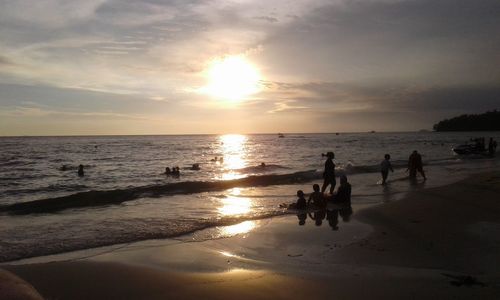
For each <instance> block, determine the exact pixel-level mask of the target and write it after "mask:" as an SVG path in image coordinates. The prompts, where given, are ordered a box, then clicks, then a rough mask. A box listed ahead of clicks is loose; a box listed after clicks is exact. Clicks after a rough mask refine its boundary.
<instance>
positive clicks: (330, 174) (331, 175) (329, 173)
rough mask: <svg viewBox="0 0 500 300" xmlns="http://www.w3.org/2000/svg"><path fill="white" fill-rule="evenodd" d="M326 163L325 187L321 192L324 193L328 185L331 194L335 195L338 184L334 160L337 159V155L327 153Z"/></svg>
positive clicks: (324, 173)
mask: <svg viewBox="0 0 500 300" xmlns="http://www.w3.org/2000/svg"><path fill="white" fill-rule="evenodd" d="M326 157H327V159H326V161H325V171H324V172H323V179H324V181H323V186H322V187H321V192H322V193H324V192H325V190H326V188H327V187H328V185H331V186H330V194H333V191H334V190H335V185H336V184H337V182H336V181H335V164H334V163H333V159H334V158H335V154H334V153H333V152H327V153H326Z"/></svg>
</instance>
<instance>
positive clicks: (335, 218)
mask: <svg viewBox="0 0 500 300" xmlns="http://www.w3.org/2000/svg"><path fill="white" fill-rule="evenodd" d="M326 219H327V220H328V225H330V227H332V230H335V231H337V230H339V227H338V226H337V225H338V224H339V209H332V210H327V211H326Z"/></svg>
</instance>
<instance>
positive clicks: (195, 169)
mask: <svg viewBox="0 0 500 300" xmlns="http://www.w3.org/2000/svg"><path fill="white" fill-rule="evenodd" d="M191 170H194V171H198V170H200V164H193V165H192V166H191Z"/></svg>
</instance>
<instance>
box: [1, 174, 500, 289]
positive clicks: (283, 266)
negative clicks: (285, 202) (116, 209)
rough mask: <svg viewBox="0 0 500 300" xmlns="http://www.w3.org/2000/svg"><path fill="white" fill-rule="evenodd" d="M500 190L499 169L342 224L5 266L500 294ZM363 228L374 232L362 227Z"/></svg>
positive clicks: (146, 282)
mask: <svg viewBox="0 0 500 300" xmlns="http://www.w3.org/2000/svg"><path fill="white" fill-rule="evenodd" d="M499 192H500V173H499V172H489V173H484V174H482V175H476V176H473V177H471V178H469V179H466V180H462V181H460V182H457V183H454V184H450V185H446V186H442V187H437V188H429V189H423V190H417V191H410V192H409V193H408V194H407V195H406V196H405V197H404V199H402V200H398V201H395V202H389V203H383V204H381V205H376V206H374V207H370V208H366V209H362V210H359V211H356V212H355V213H354V215H353V218H352V219H351V221H349V222H342V221H340V223H339V229H338V231H336V230H332V228H330V227H329V226H328V222H326V220H325V222H326V223H325V222H324V224H322V225H321V226H315V225H314V224H313V222H311V220H308V221H307V222H306V225H305V226H298V225H297V218H296V217H295V216H283V217H275V218H271V219H270V220H261V221H258V222H261V224H257V225H256V226H254V227H253V228H250V230H248V231H246V232H243V233H239V234H236V235H234V236H232V237H227V238H221V239H212V240H211V239H208V240H203V241H195V239H193V238H192V236H191V238H190V237H189V236H188V237H184V238H182V239H177V240H174V239H171V240H169V241H161V240H160V241H154V240H153V241H148V242H140V243H133V244H131V245H128V246H125V247H123V248H119V249H115V250H111V252H109V253H101V254H96V256H91V257H88V258H84V259H82V260H79V259H77V260H76V261H75V260H73V261H72V260H70V261H62V262H51V263H31V264H25V265H6V264H2V267H3V268H5V269H7V270H8V271H10V272H13V273H14V274H16V275H17V276H19V277H20V278H22V279H24V280H26V281H27V282H28V283H30V284H31V285H33V286H34V287H35V288H36V289H37V290H38V291H39V292H40V293H41V294H42V295H43V296H45V297H47V298H58V299H59V298H60V299H67V298H72V299H84V298H94V299H104V298H120V297H125V298H130V299H139V298H150V299H156V298H158V299H159V298H165V297H169V296H170V297H174V296H175V297H179V298H184V299H188V298H193V297H197V296H200V297H201V296H203V295H205V296H204V297H206V298H208V299H229V298H230V297H236V296H237V297H239V298H243V299H256V298H257V299H269V298H276V297H278V298H285V297H288V298H290V297H291V298H295V299H305V298H307V297H310V295H311V293H315V294H317V295H321V296H332V297H333V296H336V297H341V298H347V299H354V298H360V297H366V296H375V297H386V298H391V299H396V298H401V297H408V295H413V297H414V298H420V297H428V296H430V295H436V296H439V297H441V298H464V299H465V298H469V297H478V296H481V297H483V298H485V299H494V298H498V296H499V295H500V284H498V282H499V281H500V272H499V271H498V270H496V264H495V263H494V262H495V261H498V260H499V259H500V254H498V253H500V251H499V250H500V238H498V236H500V235H499V234H498V233H500V204H498V203H497V201H496V198H497V195H498V193H499ZM308 222H309V223H308ZM368 224H369V225H368ZM247 229H248V228H247ZM359 232H365V233H366V234H364V235H360V236H353V235H356V234H359ZM208 234H210V233H208ZM193 241H195V242H193ZM148 243H149V245H148ZM64 255H65V254H63V255H61V256H62V257H64ZM66 255H67V254H66ZM73 259H74V258H73ZM124 282H125V283H126V284H123V283H124ZM359 286H363V289H359ZM460 286H463V287H462V288H460ZM118 287H120V288H118ZM238 293H239V294H238Z"/></svg>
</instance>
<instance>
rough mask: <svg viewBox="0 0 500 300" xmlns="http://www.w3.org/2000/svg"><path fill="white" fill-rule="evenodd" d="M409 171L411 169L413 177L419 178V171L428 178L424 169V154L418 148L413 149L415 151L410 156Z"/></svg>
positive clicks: (411, 176)
mask: <svg viewBox="0 0 500 300" xmlns="http://www.w3.org/2000/svg"><path fill="white" fill-rule="evenodd" d="M408 171H410V178H411V179H415V178H417V171H418V172H419V173H420V174H421V175H422V177H423V178H424V180H427V178H426V177H425V173H424V169H423V163H422V156H421V155H420V153H418V152H417V150H415V151H413V153H412V154H411V155H410V157H409V158H408Z"/></svg>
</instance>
